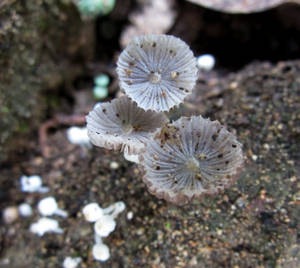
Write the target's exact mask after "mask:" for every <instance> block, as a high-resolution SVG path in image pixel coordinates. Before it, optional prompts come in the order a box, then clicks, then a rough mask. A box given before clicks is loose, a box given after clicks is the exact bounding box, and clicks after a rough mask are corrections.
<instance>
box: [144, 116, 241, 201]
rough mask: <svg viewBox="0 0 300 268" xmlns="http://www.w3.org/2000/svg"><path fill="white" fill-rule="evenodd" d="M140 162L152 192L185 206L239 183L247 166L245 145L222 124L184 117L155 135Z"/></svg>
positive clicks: (200, 118) (199, 117)
mask: <svg viewBox="0 0 300 268" xmlns="http://www.w3.org/2000/svg"><path fill="white" fill-rule="evenodd" d="M140 163H141V164H142V165H143V169H144V172H145V175H144V179H143V180H144V182H145V183H146V184H147V186H148V188H149V191H150V193H152V194H154V195H156V196H157V197H159V198H163V199H166V200H167V201H169V202H172V203H175V204H178V205H184V204H186V203H188V202H189V201H191V200H192V199H193V198H195V197H196V198H199V197H200V196H201V195H202V194H216V193H218V192H220V191H222V190H223V189H225V188H227V187H229V186H230V185H232V184H233V183H234V182H235V180H236V179H237V176H238V173H239V171H240V169H241V166H242V163H243V155H242V145H241V144H240V143H239V142H238V141H237V139H236V137H235V136H234V135H233V134H231V133H230V132H229V131H227V130H226V129H225V128H224V127H223V126H222V125H221V124H220V123H219V122H218V121H210V120H209V119H204V118H203V117H201V116H192V117H191V118H187V117H182V118H180V119H179V120H177V121H175V122H173V123H172V124H166V125H165V126H164V127H162V128H161V129H160V130H158V131H157V132H156V133H155V136H154V139H153V140H152V141H151V142H150V143H148V144H147V150H145V152H143V154H142V155H141V157H140Z"/></svg>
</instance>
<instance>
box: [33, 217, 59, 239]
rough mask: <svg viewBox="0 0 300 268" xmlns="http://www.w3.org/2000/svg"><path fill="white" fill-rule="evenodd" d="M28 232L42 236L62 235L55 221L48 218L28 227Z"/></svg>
mask: <svg viewBox="0 0 300 268" xmlns="http://www.w3.org/2000/svg"><path fill="white" fill-rule="evenodd" d="M30 231H31V232H33V233H36V234H38V235H39V236H43V235H44V234H45V233H48V232H53V233H57V234H61V233H63V230H62V229H61V228H59V224H58V221H57V220H54V219H49V218H41V219H39V220H38V221H37V222H36V223H33V224H31V225H30Z"/></svg>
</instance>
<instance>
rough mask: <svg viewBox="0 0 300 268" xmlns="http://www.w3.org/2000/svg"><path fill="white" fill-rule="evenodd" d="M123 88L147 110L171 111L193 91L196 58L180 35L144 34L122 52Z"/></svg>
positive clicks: (120, 66)
mask: <svg viewBox="0 0 300 268" xmlns="http://www.w3.org/2000/svg"><path fill="white" fill-rule="evenodd" d="M117 64H118V68H117V73H118V76H119V79H120V87H121V88H123V89H124V90H125V93H126V94H127V95H128V96H129V97H130V98H131V99H132V100H134V101H135V102H136V103H137V105H138V106H139V107H141V108H143V109H144V110H153V111H156V112H160V111H169V110H170V109H171V108H172V107H174V106H176V105H179V104H180V103H182V102H183V100H184V98H185V97H186V96H187V95H189V94H191V92H192V90H193V88H194V86H195V84H196V80H197V74H198V70H197V67H196V58H195V57H194V55H193V52H192V51H191V50H190V48H189V47H188V45H187V44H186V43H185V42H184V41H182V40H180V39H179V38H177V37H174V36H170V35H163V34H150V35H141V36H138V37H136V38H134V39H133V40H132V42H131V43H130V44H129V45H128V46H127V47H126V49H125V50H124V51H123V52H122V53H121V55H120V57H119V60H118V63H117Z"/></svg>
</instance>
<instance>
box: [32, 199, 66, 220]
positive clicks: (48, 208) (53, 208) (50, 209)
mask: <svg viewBox="0 0 300 268" xmlns="http://www.w3.org/2000/svg"><path fill="white" fill-rule="evenodd" d="M38 210H39V212H40V213H41V214H42V215H43V216H52V215H54V214H56V215H59V216H61V217H66V216H67V215H68V214H67V213H66V212H65V211H63V210H61V209H59V208H58V205H57V202H56V200H55V198H54V197H51V196H49V197H46V198H44V199H42V200H41V201H40V202H39V203H38Z"/></svg>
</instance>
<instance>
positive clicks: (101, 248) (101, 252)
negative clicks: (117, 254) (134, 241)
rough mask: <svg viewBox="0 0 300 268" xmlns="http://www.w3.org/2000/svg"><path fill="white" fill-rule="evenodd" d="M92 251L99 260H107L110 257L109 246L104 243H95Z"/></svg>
mask: <svg viewBox="0 0 300 268" xmlns="http://www.w3.org/2000/svg"><path fill="white" fill-rule="evenodd" d="M92 252H93V257H94V259H95V260H97V261H107V260H108V259H109V258H110V253H109V248H108V246H106V245H104V244H95V245H94V246H93V250H92Z"/></svg>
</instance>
